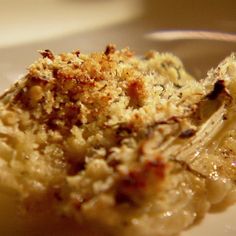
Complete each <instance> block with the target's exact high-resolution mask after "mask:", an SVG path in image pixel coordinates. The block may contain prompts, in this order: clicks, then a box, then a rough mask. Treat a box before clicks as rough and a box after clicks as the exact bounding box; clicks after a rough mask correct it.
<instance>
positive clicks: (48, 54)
mask: <svg viewBox="0 0 236 236" xmlns="http://www.w3.org/2000/svg"><path fill="white" fill-rule="evenodd" d="M39 53H40V54H41V55H42V57H43V58H49V59H51V60H54V58H55V57H54V55H53V53H52V51H50V50H49V49H46V50H41V51H39Z"/></svg>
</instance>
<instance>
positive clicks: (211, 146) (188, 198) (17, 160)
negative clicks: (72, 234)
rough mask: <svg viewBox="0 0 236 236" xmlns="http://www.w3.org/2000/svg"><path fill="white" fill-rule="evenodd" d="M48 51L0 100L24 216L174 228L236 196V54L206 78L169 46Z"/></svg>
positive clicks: (10, 181) (5, 165) (3, 171)
mask: <svg viewBox="0 0 236 236" xmlns="http://www.w3.org/2000/svg"><path fill="white" fill-rule="evenodd" d="M41 54H42V58H41V59H38V60H37V61H36V62H35V63H33V64H32V65H31V66H30V67H29V69H28V73H27V74H26V75H25V76H24V77H23V78H22V79H21V80H19V81H18V82H17V83H16V84H15V85H14V86H13V87H12V88H11V89H9V90H8V91H7V92H5V93H4V94H3V95H2V96H1V98H0V185H1V189H2V191H9V190H11V191H15V192H16V193H17V194H18V197H19V198H20V203H19V207H20V212H21V214H23V215H37V214H38V212H41V213H42V212H48V211H52V212H54V213H55V214H57V215H58V217H66V218H68V219H72V220H75V221H76V222H77V224H78V225H88V226H89V225H92V227H93V228H95V229H96V227H97V228H98V229H99V230H101V229H102V231H103V232H104V234H106V235H108V234H110V235H131V233H135V234H136V235H171V234H174V233H178V232H180V231H181V230H183V229H185V228H187V227H188V226H189V225H191V224H193V223H194V222H195V221H196V220H197V219H199V218H201V217H202V216H203V215H204V214H205V213H206V212H207V211H208V210H209V209H210V208H211V207H212V206H217V205H219V204H229V203H232V202H233V201H234V200H235V184H234V182H235V180H236V158H235V154H236V132H235V129H234V126H235V124H234V112H235V109H236V106H235V94H236V59H235V56H234V55H232V56H230V57H229V58H227V59H226V60H225V61H223V62H222V63H221V64H220V65H219V66H218V67H217V68H216V69H215V70H212V71H210V72H209V74H208V77H207V78H206V79H203V80H200V81H199V80H196V79H195V78H193V77H192V76H190V75H189V74H188V73H187V72H186V71H185V69H184V67H183V64H182V63H181V61H180V60H179V59H178V58H177V57H175V56H173V55H171V54H168V53H158V52H154V51H152V52H148V53H147V54H146V55H145V56H144V57H142V58H141V57H135V56H134V55H133V52H131V51H130V50H129V49H123V50H116V48H115V47H114V46H112V45H109V46H107V48H106V50H105V51H104V52H100V53H91V54H89V55H85V54H82V53H80V52H79V51H74V52H72V53H63V54H60V55H54V54H53V53H52V52H51V51H49V50H45V51H41ZM78 230H79V229H78ZM101 234H102V233H101Z"/></svg>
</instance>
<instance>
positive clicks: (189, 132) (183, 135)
mask: <svg viewBox="0 0 236 236" xmlns="http://www.w3.org/2000/svg"><path fill="white" fill-rule="evenodd" d="M195 133H196V130H195V129H187V130H184V131H183V132H182V133H181V134H180V135H179V137H180V138H191V137H192V136H194V135H195Z"/></svg>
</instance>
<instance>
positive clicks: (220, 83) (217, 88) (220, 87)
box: [207, 80, 225, 100]
mask: <svg viewBox="0 0 236 236" xmlns="http://www.w3.org/2000/svg"><path fill="white" fill-rule="evenodd" d="M224 90H225V83H224V80H217V81H216V83H215V85H214V88H213V91H212V92H211V93H210V94H208V95H207V98H208V99H210V100H214V99H216V98H217V97H218V96H219V95H220V94H221V93H222V92H223V91H224Z"/></svg>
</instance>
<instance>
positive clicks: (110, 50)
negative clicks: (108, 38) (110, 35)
mask: <svg viewBox="0 0 236 236" xmlns="http://www.w3.org/2000/svg"><path fill="white" fill-rule="evenodd" d="M115 51H116V46H115V45H113V44H109V45H107V47H106V49H105V52H104V54H105V55H107V56H108V55H110V54H113V53H115Z"/></svg>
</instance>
